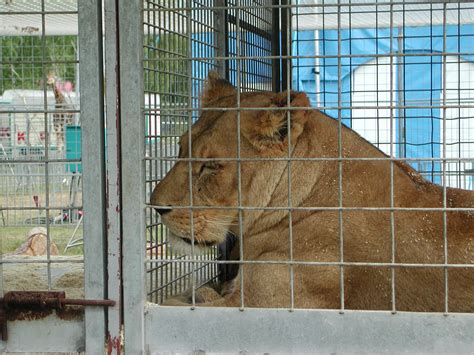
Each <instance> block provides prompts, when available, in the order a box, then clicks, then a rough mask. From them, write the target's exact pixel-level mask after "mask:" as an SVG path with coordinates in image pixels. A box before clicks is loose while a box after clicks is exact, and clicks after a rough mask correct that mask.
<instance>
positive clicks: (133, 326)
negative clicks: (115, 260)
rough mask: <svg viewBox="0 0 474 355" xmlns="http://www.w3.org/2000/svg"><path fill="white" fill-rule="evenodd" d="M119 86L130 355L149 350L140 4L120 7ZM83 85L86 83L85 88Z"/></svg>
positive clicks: (126, 323) (126, 326)
mask: <svg viewBox="0 0 474 355" xmlns="http://www.w3.org/2000/svg"><path fill="white" fill-rule="evenodd" d="M118 4H119V5H118V12H119V16H118V18H119V47H120V51H119V65H120V71H119V72H120V82H121V83H127V88H126V90H123V91H120V96H119V102H120V131H121V137H120V138H121V142H120V145H121V147H124V148H125V149H121V152H120V153H121V156H120V158H121V171H124V172H127V173H126V174H122V176H121V179H122V180H121V183H122V235H123V237H122V248H123V256H122V260H123V264H124V265H127V267H126V268H124V270H123V274H122V280H123V303H124V305H123V307H124V315H123V319H124V330H125V337H124V344H125V353H126V354H141V353H142V352H143V351H144V349H145V324H144V305H145V296H146V290H145V285H146V283H145V275H146V272H145V249H144V248H145V184H144V181H145V164H144V156H145V154H144V153H145V140H144V132H145V122H144V121H145V120H144V118H143V100H144V98H143V92H144V91H143V75H142V74H143V73H142V71H143V14H142V1H140V0H130V1H120V2H119V3H118ZM83 84H84V83H83Z"/></svg>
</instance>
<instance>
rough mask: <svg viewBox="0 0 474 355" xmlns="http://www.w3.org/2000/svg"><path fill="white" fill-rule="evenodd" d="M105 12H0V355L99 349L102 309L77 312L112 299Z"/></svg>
mask: <svg viewBox="0 0 474 355" xmlns="http://www.w3.org/2000/svg"><path fill="white" fill-rule="evenodd" d="M101 13H102V10H101V3H100V2H96V1H80V2H76V1H64V2H55V1H54V2H53V1H48V0H35V1H29V2H11V1H6V2H2V4H0V23H2V25H1V26H0V27H2V29H1V35H0V50H1V51H0V53H1V54H0V73H1V74H0V78H1V79H0V82H1V85H2V88H1V94H3V96H2V100H1V106H0V116H1V125H2V135H1V137H0V144H1V147H0V148H1V149H0V169H1V174H2V176H1V178H0V180H1V181H2V182H1V185H2V192H1V198H2V200H1V202H0V213H1V216H2V222H0V223H2V225H1V227H0V230H1V232H0V235H1V237H0V238H1V239H2V242H3V248H2V251H1V252H2V257H1V259H0V275H1V285H0V287H1V293H2V298H1V304H0V309H1V311H0V314H1V316H0V322H1V332H2V340H1V341H0V352H2V353H10V352H82V351H87V352H88V353H91V354H93V353H96V354H97V353H101V352H103V349H104V344H105V336H106V323H105V321H106V318H105V314H106V312H105V310H104V306H102V305H101V306H98V307H97V306H87V307H85V311H84V307H82V306H78V305H84V304H88V305H91V304H94V303H97V302H96V301H98V303H99V304H100V303H102V302H101V301H102V300H104V299H105V298H106V297H107V287H106V280H107V277H106V250H107V249H106V245H107V243H106V238H105V232H106V229H105V226H106V223H105V220H106V219H105V212H106V210H105V201H106V195H105V160H104V157H105V156H104V147H105V145H104V104H103V99H102V94H103V90H102V77H103V67H102V56H103V55H102V26H101V23H102V17H101ZM79 85H80V99H79ZM81 133H82V134H81ZM81 135H82V140H81ZM81 143H82V144H81ZM81 145H82V149H81ZM82 216H85V217H84V218H82ZM25 231H29V233H28V239H27V240H26V241H25V242H24V243H23V241H24V239H23V238H24V232H25ZM82 240H83V241H84V243H83V244H84V245H83V246H82ZM18 243H23V244H22V245H21V246H20V247H19V248H16V244H18ZM36 243H38V244H36ZM41 245H43V246H42V247H41ZM15 248H16V249H15ZM41 250H43V251H44V250H45V251H44V252H43V251H41ZM13 291H41V292H40V293H31V292H30V293H21V292H20V293H18V292H13ZM63 291H66V292H65V294H64V293H62V292H63ZM71 298H73V299H71ZM87 300H89V301H90V300H92V302H88V301H87ZM106 303H108V302H106ZM111 303H113V302H110V304H111ZM71 304H73V305H76V306H73V307H72V308H71V306H70V305H71ZM116 309H118V307H116ZM112 313H113V311H112Z"/></svg>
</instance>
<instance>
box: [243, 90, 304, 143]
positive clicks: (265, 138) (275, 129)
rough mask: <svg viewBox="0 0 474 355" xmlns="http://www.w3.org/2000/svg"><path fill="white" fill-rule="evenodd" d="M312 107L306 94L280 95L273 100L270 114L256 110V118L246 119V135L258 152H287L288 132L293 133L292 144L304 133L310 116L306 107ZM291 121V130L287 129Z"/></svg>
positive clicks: (244, 128) (269, 110)
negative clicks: (267, 149) (269, 150)
mask: <svg viewBox="0 0 474 355" xmlns="http://www.w3.org/2000/svg"><path fill="white" fill-rule="evenodd" d="M309 106H310V103H309V100H308V97H307V96H306V94H305V93H304V92H294V91H291V92H290V93H289V94H288V92H282V93H278V94H276V95H275V96H274V97H273V98H272V99H271V106H270V107H269V109H268V111H256V112H255V114H254V115H255V116H256V117H255V116H254V119H251V120H246V122H245V124H243V127H242V128H243V134H244V135H245V136H246V137H247V138H248V139H249V141H250V142H251V143H252V144H253V145H254V146H256V147H257V148H258V149H261V150H264V149H266V148H270V149H277V150H281V151H284V150H285V149H287V144H288V131H290V132H291V142H292V145H294V143H295V142H296V139H297V138H298V136H299V135H300V134H301V132H302V131H303V127H304V124H305V123H306V120H307V113H308V110H305V109H304V107H309ZM285 107H287V108H289V109H285ZM292 108H301V109H292ZM288 118H289V119H290V124H291V126H290V130H288Z"/></svg>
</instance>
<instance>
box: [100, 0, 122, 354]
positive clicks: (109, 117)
mask: <svg viewBox="0 0 474 355" xmlns="http://www.w3.org/2000/svg"><path fill="white" fill-rule="evenodd" d="M117 20H118V19H117V1H116V0H105V1H104V26H105V27H104V28H105V38H104V43H105V51H104V56H105V58H104V60H105V77H106V78H107V79H106V81H105V83H106V84H105V85H106V87H105V101H106V104H107V112H106V122H107V147H106V149H107V201H106V203H107V272H108V277H107V283H108V297H109V298H110V299H113V300H115V301H116V304H115V306H114V307H111V308H109V309H108V319H107V338H108V339H107V350H108V352H109V353H112V352H114V353H116V354H120V352H121V349H120V343H121V342H120V326H121V324H122V319H121V300H122V297H121V286H122V285H121V283H122V279H121V276H122V275H121V273H122V269H121V266H122V265H121V261H122V254H121V252H122V251H121V238H122V236H121V216H120V211H121V201H120V186H121V183H120V126H119V124H118V123H119V122H120V120H119V114H120V110H119V107H118V105H117V102H118V95H119V92H120V82H119V77H118V76H119V71H118V58H117V55H118V21H117Z"/></svg>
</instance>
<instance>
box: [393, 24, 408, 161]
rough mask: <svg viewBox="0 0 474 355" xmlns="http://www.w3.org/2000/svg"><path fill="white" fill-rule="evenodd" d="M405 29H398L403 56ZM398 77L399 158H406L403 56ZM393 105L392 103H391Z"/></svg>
mask: <svg viewBox="0 0 474 355" xmlns="http://www.w3.org/2000/svg"><path fill="white" fill-rule="evenodd" d="M403 42H404V39H403V29H402V27H398V54H403ZM397 65H398V75H397V95H398V142H397V143H398V156H399V157H404V156H405V154H406V152H405V108H404V106H405V96H404V94H403V93H404V91H405V89H404V87H405V82H404V80H403V78H404V77H405V70H404V69H405V58H404V57H403V55H400V56H398V57H397ZM390 105H391V103H390Z"/></svg>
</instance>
